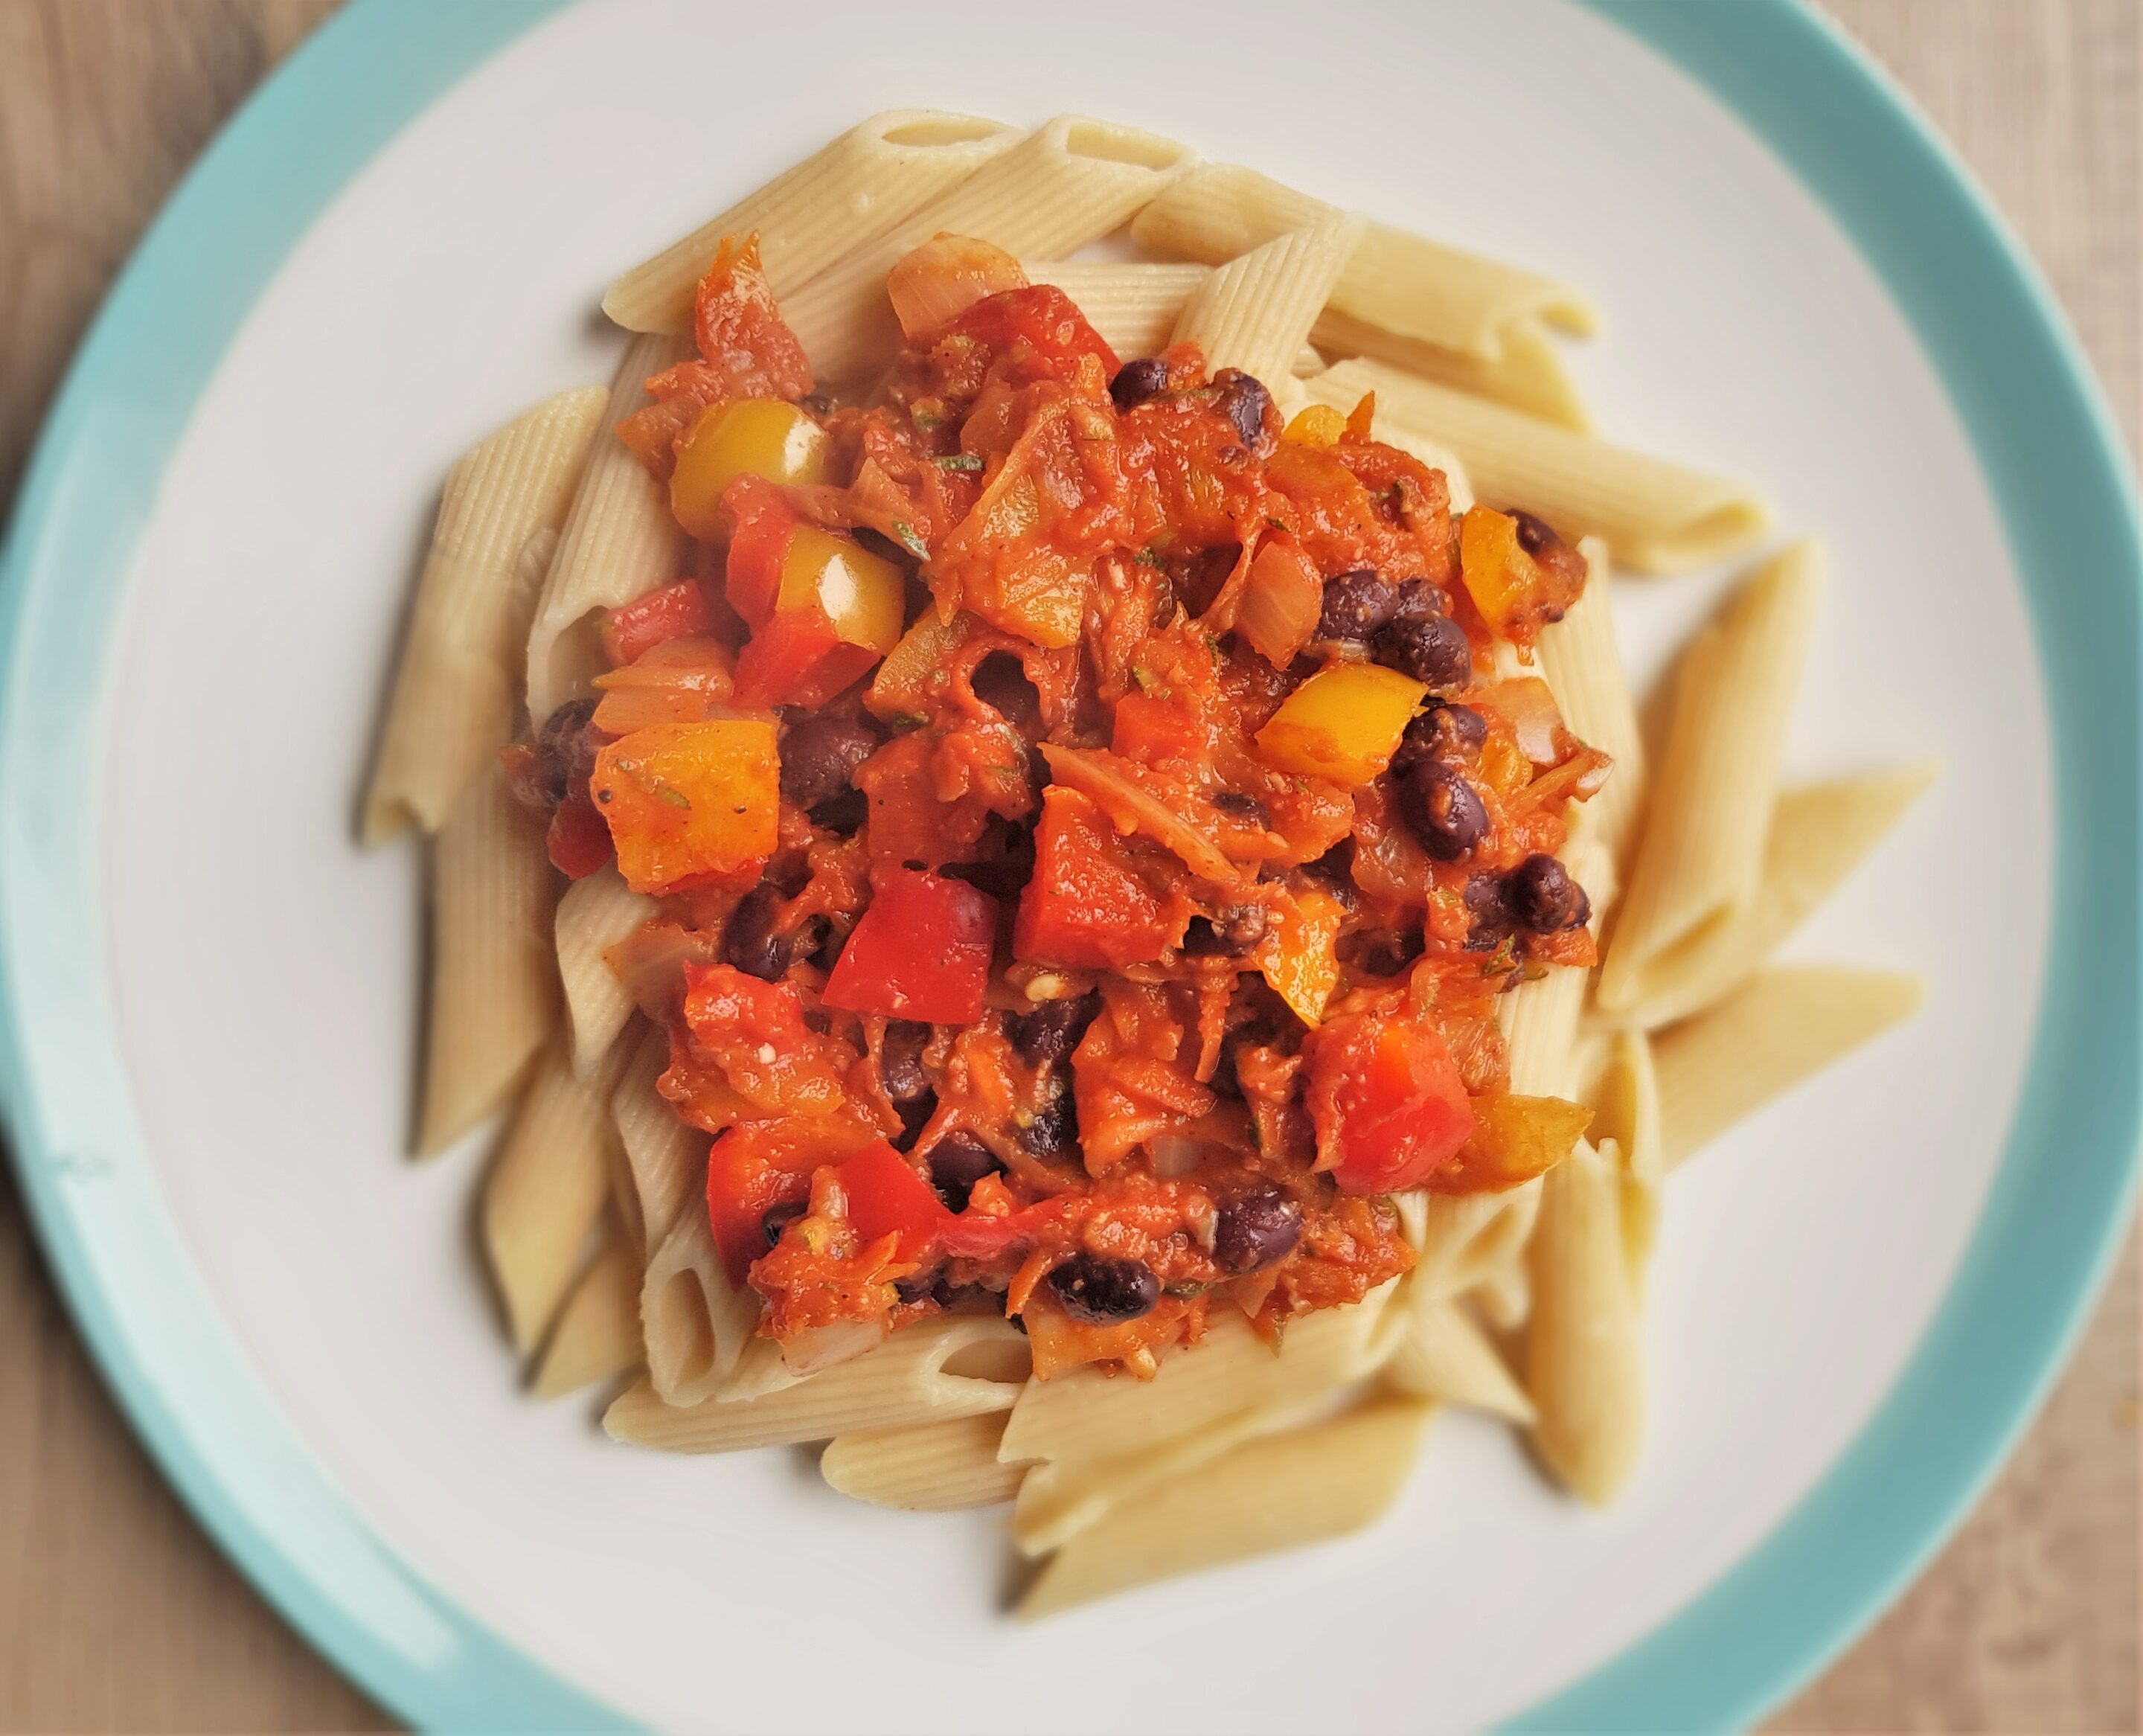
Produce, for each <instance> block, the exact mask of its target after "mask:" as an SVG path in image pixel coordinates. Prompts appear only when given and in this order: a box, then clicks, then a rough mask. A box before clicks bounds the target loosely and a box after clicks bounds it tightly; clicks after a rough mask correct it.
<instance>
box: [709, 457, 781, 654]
mask: <svg viewBox="0 0 2143 1736" xmlns="http://www.w3.org/2000/svg"><path fill="white" fill-rule="evenodd" d="M722 516H723V517H725V519H727V520H728V521H729V526H730V553H729V563H728V566H727V569H726V578H725V589H726V594H727V595H728V597H729V600H730V607H731V608H732V609H734V610H735V611H736V612H737V613H738V614H739V615H740V616H743V617H744V619H745V625H746V626H753V627H757V626H763V625H765V622H766V621H767V620H768V618H769V617H770V616H772V615H773V613H774V603H775V598H776V597H778V596H780V594H781V562H782V558H783V557H784V556H785V555H787V554H788V552H789V532H792V531H794V529H795V528H796V514H795V512H794V510H793V509H792V508H791V507H789V497H788V496H787V495H785V494H784V493H783V492H781V490H780V489H779V487H776V486H775V484H774V483H772V482H768V481H767V480H766V479H765V477H756V476H740V477H738V478H737V479H736V480H735V482H731V483H730V485H729V487H727V488H725V489H724V490H723V491H722Z"/></svg>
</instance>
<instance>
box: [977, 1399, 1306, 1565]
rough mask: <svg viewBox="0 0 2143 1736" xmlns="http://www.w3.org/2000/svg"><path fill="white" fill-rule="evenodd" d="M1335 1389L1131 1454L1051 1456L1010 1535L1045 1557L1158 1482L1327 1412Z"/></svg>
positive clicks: (1254, 1410) (1024, 1490) (1030, 1486)
mask: <svg viewBox="0 0 2143 1736" xmlns="http://www.w3.org/2000/svg"><path fill="white" fill-rule="evenodd" d="M1333 1403H1334V1395H1333V1394H1332V1393H1330V1392H1319V1393H1315V1394H1313V1395H1310V1396H1309V1397H1298V1398H1290V1399H1283V1400H1281V1401H1279V1402H1277V1403H1274V1404H1266V1405H1254V1406H1251V1407H1248V1408H1246V1409H1244V1410H1240V1411H1237V1412H1233V1413H1232V1414H1230V1415H1229V1416H1225V1417H1220V1418H1218V1419H1217V1420H1215V1421H1214V1422H1208V1423H1205V1424H1204V1425H1202V1426H1201V1427H1198V1428H1195V1429H1193V1430H1192V1431H1191V1432H1190V1433H1188V1434H1182V1435H1176V1436H1175V1437H1171V1438H1170V1439H1169V1440H1166V1441H1162V1442H1156V1443H1155V1444H1153V1445H1151V1446H1146V1447H1139V1448H1136V1449H1135V1450H1134V1451H1131V1452H1118V1453H1105V1454H1102V1455H1101V1456H1099V1457H1091V1458H1069V1459H1046V1460H1044V1461H1042V1462H1041V1463H1039V1464H1037V1465H1036V1466H1033V1467H1032V1469H1030V1470H1029V1471H1027V1479H1026V1481H1024V1482H1022V1484H1021V1485H1020V1486H1019V1499H1018V1501H1017V1502H1016V1503H1015V1504H1014V1506H1013V1508H1012V1541H1013V1542H1014V1543H1015V1544H1016V1545H1017V1546H1018V1547H1019V1550H1020V1551H1021V1553H1022V1554H1023V1555H1047V1554H1048V1553H1049V1552H1050V1551H1052V1550H1054V1549H1061V1548H1062V1546H1064V1545H1065V1544H1067V1543H1068V1542H1070V1541H1071V1540H1072V1538H1074V1537H1076V1536H1078V1534H1079V1533H1080V1532H1081V1531H1086V1530H1087V1529H1088V1528H1089V1527H1091V1526H1094V1525H1096V1524H1098V1523H1100V1521H1101V1520H1103V1519H1105V1518H1106V1517H1107V1516H1108V1515H1109V1514H1110V1513H1111V1512H1112V1511H1115V1510H1116V1508H1117V1507H1120V1506H1122V1505H1123V1504H1124V1503H1125V1502H1126V1501H1130V1500H1131V1499H1132V1498H1133V1497H1134V1496H1138V1495H1141V1494H1143V1493H1144V1492H1145V1491H1146V1490H1148V1489H1151V1488H1152V1487H1154V1486H1156V1484H1159V1483H1163V1482H1166V1481H1169V1480H1170V1479H1171V1478H1174V1477H1178V1476H1182V1475H1184V1474H1185V1472H1187V1471H1195V1470H1196V1469H1197V1468H1198V1467H1199V1466H1200V1465H1205V1464H1208V1463H1210V1462H1212V1461H1213V1460H1215V1459H1217V1458H1219V1457H1221V1456H1222V1455H1223V1454H1224V1453H1228V1452H1233V1451H1234V1450H1235V1448H1236V1447H1240V1446H1241V1445H1242V1444H1243V1443H1244V1442H1246V1441H1255V1440H1256V1439H1258V1438H1259V1437H1260V1436H1264V1435H1269V1434H1275V1433H1278V1432H1280V1431H1281V1430H1283V1429H1290V1428H1297V1427H1300V1426H1301V1425H1303V1424H1304V1423H1306V1422H1311V1421H1313V1420H1314V1418H1316V1417H1319V1416H1320V1415H1322V1414H1323V1413H1324V1412H1328V1411H1329V1410H1330V1409H1331V1408H1332V1407H1333Z"/></svg>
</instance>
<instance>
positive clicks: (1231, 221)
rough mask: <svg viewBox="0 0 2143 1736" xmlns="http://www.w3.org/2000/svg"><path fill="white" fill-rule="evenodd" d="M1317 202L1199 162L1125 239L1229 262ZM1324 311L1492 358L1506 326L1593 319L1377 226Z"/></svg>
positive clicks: (1559, 288)
mask: <svg viewBox="0 0 2143 1736" xmlns="http://www.w3.org/2000/svg"><path fill="white" fill-rule="evenodd" d="M1333 210H1334V207H1333V206H1331V205H1326V204H1325V203H1324V201H1323V200H1318V199H1313V198H1311V197H1310V196H1309V195H1308V194H1306V193H1299V192H1297V191H1295V190H1294V188H1292V187H1289V186H1284V185H1281V184H1280V183H1279V182H1278V181H1274V180H1272V179H1271V178H1270V177H1269V176H1264V175H1260V174H1259V173H1258V172H1257V171H1255V170H1253V169H1245V168H1244V167H1242V166H1240V165H1239V164H1235V163H1206V164H1202V165H1200V166H1199V167H1197V168H1195V169H1194V170H1192V171H1190V173H1188V174H1186V175H1185V176H1181V177H1180V178H1179V179H1178V180H1177V181H1176V182H1175V185H1172V186H1170V187H1169V188H1168V189H1167V190H1166V191H1165V192H1164V193H1163V194H1162V195H1161V196H1160V197H1159V198H1157V199H1156V200H1154V202H1153V203H1152V204H1151V205H1148V206H1147V207H1146V210H1143V211H1141V213H1140V214H1139V216H1138V220H1137V221H1136V223H1134V224H1133V225H1132V228H1131V234H1132V236H1133V238H1134V239H1135V240H1137V241H1138V242H1139V244H1140V245H1142V246H1145V247H1149V248H1151V249H1152V250H1155V251H1156V252H1158V253H1170V254H1176V255H1181V256H1184V257H1186V258H1189V259H1194V260H1205V261H1206V262H1208V263H1209V264H1213V263H1217V262H1219V261H1220V260H1227V259H1233V258H1234V257H1235V255H1238V254H1240V253H1245V252H1248V251H1249V250H1250V249H1251V248H1253V247H1257V246H1260V245H1263V244H1264V243H1265V242H1267V241H1269V240H1272V239H1273V237H1274V236H1275V235H1282V234H1284V233H1285V232H1286V231H1287V230H1291V229H1299V228H1301V227H1303V225H1305V224H1309V223H1314V222H1315V221H1316V220H1318V219H1319V218H1320V217H1324V216H1327V215H1330V214H1331V212H1332V211H1333ZM1333 301H1334V305H1335V306H1336V307H1338V308H1339V309H1341V310H1343V311H1344V312H1345V313H1347V314H1350V315H1352V316H1353V317H1354V319H1358V320H1359V321H1362V322H1364V323H1365V324H1369V325H1373V326H1375V327H1377V328H1378V329H1381V330H1383V331H1386V332H1389V333H1391V334H1393V335H1395V336H1398V337H1401V338H1411V339H1417V340H1418V341H1420V342H1422V343H1424V344H1435V345H1436V346H1438V348H1440V349H1450V350H1457V351H1459V352H1461V353H1462V354H1467V355H1472V356H1477V357H1481V358H1482V359H1493V358H1495V357H1496V356H1497V355H1498V354H1501V352H1502V348H1503V345H1504V343H1505V341H1506V337H1507V333H1508V332H1509V330H1510V328H1511V327H1512V324H1514V323H1515V322H1517V321H1521V320H1524V319H1536V320H1545V321H1547V323H1548V324H1552V325H1556V326H1560V327H1561V328H1562V329H1564V330H1566V331H1571V332H1576V333H1580V334H1586V333H1590V332H1591V331H1592V330H1593V329H1595V327H1596V325H1597V324H1598V323H1599V316H1598V314H1596V312H1595V310H1594V309H1593V307H1592V304H1591V302H1590V301H1588V300H1587V299H1586V298H1585V297H1584V296H1582V295H1581V294H1578V292H1577V291H1576V290H1575V289H1571V288H1570V287H1568V286H1567V285H1566V284H1560V283H1557V282H1556V281H1555V279H1552V278H1547V277H1542V276H1541V275H1540V274H1537V273H1536V272H1531V271H1526V270H1520V269H1519V268H1518V267H1517V266H1514V265H1501V264H1499V263H1497V261H1496V260H1486V259H1482V258H1480V257H1479V256H1477V255H1473V254H1468V253H1462V252H1460V251H1459V250H1458V249H1457V248H1454V247H1445V246H1443V245H1440V244H1438V243H1437V242H1434V241H1431V240H1427V239H1425V238H1424V237H1423V236H1420V235H1410V234H1408V232H1407V231H1406V230H1403V229H1396V228H1394V227H1393V226H1392V225H1389V224H1387V223H1372V224H1370V225H1368V230H1367V231H1366V233H1365V235H1364V238H1363V242H1362V245H1360V246H1359V248H1357V249H1356V250H1355V253H1354V257H1353V258H1352V259H1351V260H1349V263H1348V267H1347V270H1346V272H1345V274H1344V275H1343V276H1342V278H1341V279H1340V281H1339V285H1338V287H1337V289H1335V290H1334V295H1333Z"/></svg>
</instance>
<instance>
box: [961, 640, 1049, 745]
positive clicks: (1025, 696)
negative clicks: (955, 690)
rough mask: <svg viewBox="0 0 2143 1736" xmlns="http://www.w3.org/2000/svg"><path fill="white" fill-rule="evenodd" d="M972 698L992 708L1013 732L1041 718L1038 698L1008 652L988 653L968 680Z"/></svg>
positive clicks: (1017, 661)
mask: <svg viewBox="0 0 2143 1736" xmlns="http://www.w3.org/2000/svg"><path fill="white" fill-rule="evenodd" d="M968 685H969V686H970V687H972V688H973V689H974V690H975V697H976V698H977V699H978V700H981V701H982V703H983V704H984V705H989V706H992V707H994V708H995V709H996V710H997V715H999V716H1000V717H1002V718H1003V719H1004V720H1005V721H1006V722H1007V723H1008V724H1011V725H1013V726H1014V727H1015V728H1017V726H1018V725H1022V724H1031V723H1032V722H1033V721H1034V720H1036V719H1037V718H1038V717H1040V716H1041V715H1042V694H1041V690H1039V689H1037V687H1036V686H1035V685H1034V683H1033V682H1032V681H1030V680H1027V670H1026V669H1025V668H1024V667H1022V665H1021V663H1020V660H1019V659H1018V658H1017V657H1015V656H1014V655H1012V653H1011V652H1010V651H992V652H991V653H990V654H989V655H988V656H987V657H985V658H983V659H982V661H981V662H979V663H977V665H975V672H974V673H973V675H970V676H968Z"/></svg>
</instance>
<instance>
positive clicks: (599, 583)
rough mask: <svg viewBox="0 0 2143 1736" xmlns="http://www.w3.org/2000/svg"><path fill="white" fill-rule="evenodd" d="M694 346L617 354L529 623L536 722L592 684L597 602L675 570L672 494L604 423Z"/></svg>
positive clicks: (611, 600)
mask: <svg viewBox="0 0 2143 1736" xmlns="http://www.w3.org/2000/svg"><path fill="white" fill-rule="evenodd" d="M690 348H691V346H690V344H688V343H686V342H685V341H684V340H682V339H676V338H667V337H661V336H655V337H645V338H636V339H633V341H632V342H631V343H630V344H627V345H626V350H625V359H624V360H623V361H622V362H621V363H620V364H618V370H617V377H616V379H615V380H613V381H612V382H611V388H610V396H609V398H608V399H607V401H606V403H605V406H604V408H603V413H602V426H603V429H604V432H603V433H602V434H601V437H600V438H597V439H596V442H595V444H594V448H593V449H592V450H591V452H590V453H589V454H588V462H587V467H586V470H585V471H584V472H582V476H581V479H580V486H579V487H577V488H576V489H575V490H574V491H573V497H572V508H571V510H570V511H569V512H567V513H566V514H565V522H564V525H563V527H562V529H561V530H560V532H559V533H558V547H557V553H556V554H555V555H553V556H552V559H551V570H550V571H549V573H548V574H547V576H546V577H545V579H544V581H543V587H542V595H541V596H539V597H538V598H537V603H536V611H535V618H534V620H533V621H531V622H530V623H529V624H528V626H527V675H526V680H527V685H526V686H525V688H524V689H523V696H524V697H525V699H526V700H527V708H528V716H529V719H530V720H531V721H532V723H534V724H535V725H537V726H538V727H540V726H541V725H542V723H543V721H544V720H545V719H546V718H547V717H549V716H550V715H551V714H552V712H553V711H555V710H557V708H558V707H559V706H560V705H563V704H564V703H565V702H566V701H567V700H569V699H571V698H572V697H573V696H574V695H576V694H577V693H583V692H586V691H588V690H589V689H588V685H587V684H588V682H589V680H591V678H592V677H593V676H595V675H597V674H598V673H600V672H601V670H603V669H605V668H606V667H607V666H608V665H606V663H605V662H604V660H603V658H602V655H601V647H600V645H598V644H597V643H596V639H595V634H594V622H593V621H592V620H591V617H592V616H594V615H595V613H596V611H597V610H601V609H615V608H616V607H618V606H620V605H621V604H624V603H629V602H631V601H632V600H633V599H634V598H635V597H636V596H644V595H645V594H646V592H648V591H652V590H654V589H655V588H656V586H658V585H665V584H667V583H668V582H669V581H671V580H672V579H674V578H676V576H677V571H678V563H679V561H681V559H682V557H683V551H684V547H685V536H684V532H682V531H681V530H680V529H679V528H678V527H677V522H676V519H674V518H673V517H671V515H670V502H669V500H668V497H666V495H665V493H664V492H663V489H662V487H661V484H660V483H659V482H656V480H655V479H654V478H653V477H651V476H649V475H648V473H647V472H646V470H644V469H642V468H641V464H640V461H639V460H638V459H636V458H635V457H633V455H632V453H631V452H630V451H629V450H627V449H626V446H625V444H624V443H622V442H621V441H620V440H619V439H618V438H616V435H615V434H613V433H611V432H610V431H611V430H612V429H614V428H616V426H617V425H618V423H621V422H622V421H624V420H625V418H626V417H627V416H630V415H631V413H633V412H634V411H635V410H636V409H638V408H641V406H642V405H643V404H645V403H647V402H648V398H647V393H646V389H645V388H644V387H643V384H642V383H643V382H644V381H646V379H648V378H650V377H651V376H652V375H654V374H656V373H661V371H662V370H663V369H664V368H667V367H669V366H670V365H671V364H672V363H673V362H676V361H679V360H681V359H682V358H683V357H684V356H685V354H688V353H689V351H690Z"/></svg>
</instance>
